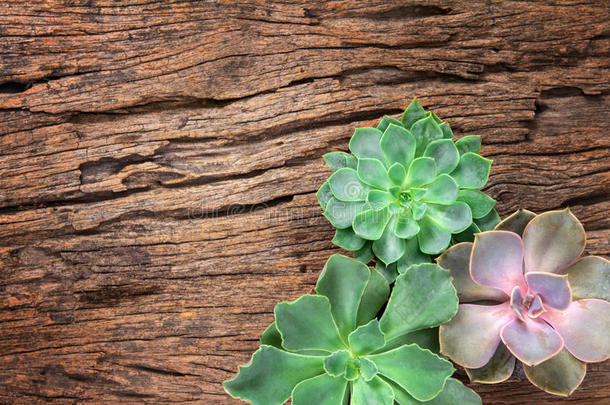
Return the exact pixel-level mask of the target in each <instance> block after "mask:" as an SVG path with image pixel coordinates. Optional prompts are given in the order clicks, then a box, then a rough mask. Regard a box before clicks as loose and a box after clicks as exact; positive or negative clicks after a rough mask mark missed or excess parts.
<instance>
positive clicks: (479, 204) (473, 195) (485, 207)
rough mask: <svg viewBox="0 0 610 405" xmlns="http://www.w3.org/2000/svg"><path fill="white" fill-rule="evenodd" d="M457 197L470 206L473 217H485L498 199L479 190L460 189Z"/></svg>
mask: <svg viewBox="0 0 610 405" xmlns="http://www.w3.org/2000/svg"><path fill="white" fill-rule="evenodd" d="M457 199H458V201H463V202H465V203H466V204H468V205H469V206H470V210H471V211H472V217H473V218H483V217H484V216H485V215H487V214H489V211H491V209H492V208H493V207H494V206H495V205H496V200H494V199H493V198H491V197H490V196H488V195H487V194H485V193H483V192H481V191H479V190H460V191H459V192H458V196H457Z"/></svg>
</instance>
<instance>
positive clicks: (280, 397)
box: [224, 255, 481, 405]
mask: <svg viewBox="0 0 610 405" xmlns="http://www.w3.org/2000/svg"><path fill="white" fill-rule="evenodd" d="M315 289H316V292H317V294H315V295H304V296H302V297H300V298H299V299H297V300H295V301H292V302H283V303H280V304H278V305H277V306H276V307H275V310H274V313H275V322H274V323H273V324H271V326H270V327H269V328H268V329H267V330H266V331H265V332H264V333H263V336H262V338H261V346H260V348H259V349H258V350H257V351H256V352H255V353H254V354H253V355H252V359H251V360H250V362H249V363H248V364H246V365H245V366H242V367H240V370H239V374H238V375H237V376H236V377H235V378H234V379H233V380H230V381H226V382H225V383H224V387H225V389H226V391H227V392H228V393H229V394H231V395H232V396H234V397H237V398H241V399H244V400H246V401H249V402H250V403H252V404H253V405H280V404H283V403H284V402H285V401H287V400H288V399H289V398H292V403H293V404H294V405H311V404H316V405H347V404H353V405H365V404H373V403H374V404H378V405H393V404H394V403H395V402H397V403H398V404H400V405H413V404H419V403H421V401H430V402H426V403H427V404H437V405H443V404H454V403H455V402H454V401H455V400H458V401H459V402H460V403H462V404H463V405H469V404H480V403H481V400H480V398H479V397H478V396H477V395H476V394H475V393H474V392H473V391H472V390H470V389H468V388H466V387H464V386H463V385H462V384H461V383H460V382H459V381H457V380H455V379H452V378H449V377H450V376H451V374H453V371H454V368H453V366H452V365H451V363H450V362H449V361H447V360H446V359H443V358H441V357H439V356H438V355H437V354H435V353H433V352H432V351H431V350H430V349H432V350H437V349H438V346H437V344H438V340H437V336H438V330H437V328H435V327H436V326H437V325H439V324H440V323H442V322H445V321H447V320H449V319H450V318H451V317H452V316H453V315H454V314H455V312H456V311H457V305H458V300H457V295H456V291H455V289H454V287H453V286H452V284H451V279H450V276H449V273H448V272H447V271H446V270H443V269H441V268H440V267H439V266H438V265H436V264H432V263H428V264H421V265H414V266H412V267H411V268H409V269H408V271H407V272H405V273H404V274H402V275H401V276H399V277H398V278H397V280H396V284H395V286H394V289H393V291H392V294H391V296H390V288H389V284H388V283H387V281H386V280H385V279H384V278H383V276H382V275H380V274H379V273H378V272H377V271H376V270H374V269H370V268H368V267H367V266H366V265H365V264H363V263H361V262H358V261H356V260H354V259H351V258H348V257H345V256H341V255H334V256H332V257H331V258H330V259H329V260H328V262H327V263H326V265H325V267H324V270H323V271H322V274H321V275H320V278H319V279H318V282H317V284H316V288H315ZM388 296H390V297H389V301H388ZM386 302H387V305H386V307H385V310H384V311H383V315H381V317H380V318H379V319H378V318H377V314H378V312H379V311H380V309H381V308H382V307H383V306H384V304H386ZM422 346H423V347H424V348H422Z"/></svg>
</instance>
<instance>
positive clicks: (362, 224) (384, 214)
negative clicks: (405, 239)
mask: <svg viewBox="0 0 610 405" xmlns="http://www.w3.org/2000/svg"><path fill="white" fill-rule="evenodd" d="M390 217H391V215H390V211H389V210H388V208H387V207H385V208H382V209H380V210H375V209H370V210H366V211H363V212H361V213H359V214H357V215H356V217H355V218H354V222H353V228H354V232H355V233H356V235H358V236H360V237H361V238H364V239H369V240H377V239H379V238H381V235H382V234H383V230H384V229H385V227H386V225H387V224H388V221H389V220H390Z"/></svg>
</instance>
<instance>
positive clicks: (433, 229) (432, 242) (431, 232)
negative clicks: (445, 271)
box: [417, 215, 451, 255]
mask: <svg viewBox="0 0 610 405" xmlns="http://www.w3.org/2000/svg"><path fill="white" fill-rule="evenodd" d="M419 228H420V229H419V233H418V234H417V240H418V242H419V248H420V250H421V251H422V252H424V253H426V254H429V255H435V254H438V253H440V252H442V251H443V250H445V249H446V248H447V246H448V245H449V242H450V241H451V232H449V231H448V230H447V229H445V228H443V227H442V226H441V225H439V223H438V222H436V221H435V220H434V219H433V218H431V217H430V216H429V215H424V217H423V218H422V219H421V221H419Z"/></svg>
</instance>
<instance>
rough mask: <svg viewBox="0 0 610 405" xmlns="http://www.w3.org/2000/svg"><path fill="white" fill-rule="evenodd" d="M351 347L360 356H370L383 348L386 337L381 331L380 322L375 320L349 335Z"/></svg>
mask: <svg viewBox="0 0 610 405" xmlns="http://www.w3.org/2000/svg"><path fill="white" fill-rule="evenodd" d="M348 339H349V346H350V348H351V350H352V352H353V353H354V354H357V355H359V356H361V355H363V354H369V353H372V352H374V351H375V350H377V349H379V348H381V347H383V345H384V344H385V337H384V335H383V333H382V332H381V329H379V321H377V319H373V320H372V321H370V322H369V323H367V324H366V325H362V326H360V327H358V329H356V330H355V331H353V332H352V333H350V335H349V338H348Z"/></svg>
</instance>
